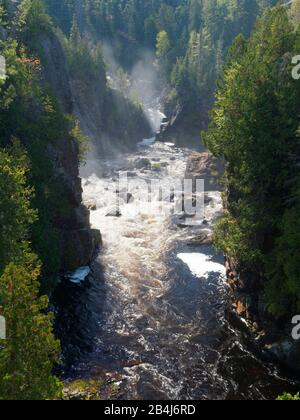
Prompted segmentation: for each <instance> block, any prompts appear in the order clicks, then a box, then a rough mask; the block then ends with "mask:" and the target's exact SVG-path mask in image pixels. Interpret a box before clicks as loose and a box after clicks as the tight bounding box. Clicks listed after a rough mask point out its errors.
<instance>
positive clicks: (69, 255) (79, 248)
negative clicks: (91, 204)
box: [61, 228, 102, 272]
mask: <svg viewBox="0 0 300 420" xmlns="http://www.w3.org/2000/svg"><path fill="white" fill-rule="evenodd" d="M61 235H62V243H61V250H62V251H61V254H62V271H64V272H67V271H74V270H76V269H77V268H78V267H83V266H87V265H89V264H90V262H91V261H92V258H93V256H94V253H95V251H96V250H97V249H98V248H99V247H100V246H101V243H102V240H101V235H100V232H99V231H97V230H92V229H89V228H87V229H78V230H67V231H62V232H61Z"/></svg>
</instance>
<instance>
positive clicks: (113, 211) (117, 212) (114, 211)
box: [105, 207, 122, 217]
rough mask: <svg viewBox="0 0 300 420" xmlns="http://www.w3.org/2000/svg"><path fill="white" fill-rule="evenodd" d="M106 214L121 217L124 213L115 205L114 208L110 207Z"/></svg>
mask: <svg viewBox="0 0 300 420" xmlns="http://www.w3.org/2000/svg"><path fill="white" fill-rule="evenodd" d="M105 216H106V217H121V216H122V213H121V211H120V209H119V207H114V208H112V209H110V210H109V211H108V213H107V214H106V215H105Z"/></svg>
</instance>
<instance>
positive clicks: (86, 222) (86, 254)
mask: <svg viewBox="0 0 300 420" xmlns="http://www.w3.org/2000/svg"><path fill="white" fill-rule="evenodd" d="M38 41H39V44H40V46H41V49H42V54H41V56H42V64H43V67H42V83H43V84H45V85H47V86H49V87H50V88H51V90H52V91H53V92H54V94H55V96H56V98H57V99H58V101H59V103H60V105H61V107H62V110H63V112H64V113H66V114H73V113H74V106H75V101H74V96H73V94H72V89H71V80H70V74H69V71H68V65H67V60H66V56H65V51H64V50H63V47H62V45H61V43H60V41H59V39H58V38H57V36H56V35H55V34H54V33H53V32H48V31H47V32H45V33H41V34H40V35H39V40H38ZM57 145H58V146H57V147H54V146H53V145H52V144H49V145H48V156H49V159H50V161H51V163H52V166H53V171H54V177H55V178H56V180H59V183H60V184H61V185H62V186H63V189H64V195H65V197H66V199H67V202H68V204H69V208H70V209H71V211H70V212H68V215H67V216H66V217H65V218H60V219H57V220H55V222H54V228H55V229H56V230H57V231H58V233H59V241H60V249H61V261H62V266H61V270H62V271H72V270H75V269H76V268H78V267H80V266H84V265H88V264H89V263H90V262H91V259H92V257H93V255H94V253H95V251H96V250H97V249H98V248H99V246H100V245H101V234H100V232H99V231H97V230H93V229H91V228H90V213H89V210H88V209H86V207H85V206H84V205H83V204H82V186H81V178H80V176H79V164H80V163H79V148H78V144H77V143H76V141H75V140H74V139H73V138H71V137H66V138H62V139H60V141H59V142H58V143H57Z"/></svg>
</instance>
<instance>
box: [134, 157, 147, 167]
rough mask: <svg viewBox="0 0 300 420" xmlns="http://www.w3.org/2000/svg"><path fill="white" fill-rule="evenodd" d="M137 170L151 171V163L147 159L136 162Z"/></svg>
mask: <svg viewBox="0 0 300 420" xmlns="http://www.w3.org/2000/svg"><path fill="white" fill-rule="evenodd" d="M134 166H135V168H136V169H149V170H150V169H151V162H150V160H149V159H147V158H140V159H137V160H136V161H135V162H134Z"/></svg>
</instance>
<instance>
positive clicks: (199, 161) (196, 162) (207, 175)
mask: <svg viewBox="0 0 300 420" xmlns="http://www.w3.org/2000/svg"><path fill="white" fill-rule="evenodd" d="M224 169H225V167H224V163H223V162H222V161H221V160H218V159H216V158H214V157H213V156H212V154H210V153H209V152H203V153H197V152H194V153H192V154H191V156H190V157H189V160H188V164H187V170H186V177H187V178H192V179H193V180H194V188H195V186H196V181H197V179H204V183H205V190H206V191H221V190H222V189H223V187H222V184H221V179H222V176H223V174H224Z"/></svg>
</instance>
